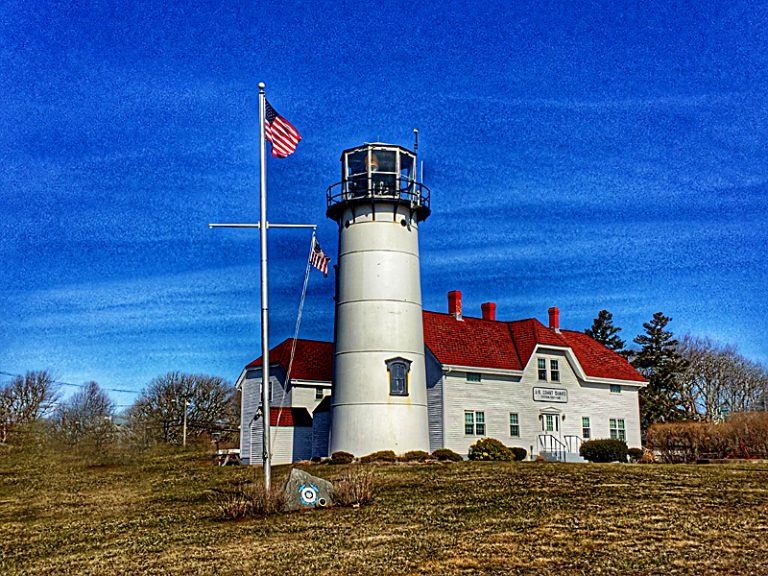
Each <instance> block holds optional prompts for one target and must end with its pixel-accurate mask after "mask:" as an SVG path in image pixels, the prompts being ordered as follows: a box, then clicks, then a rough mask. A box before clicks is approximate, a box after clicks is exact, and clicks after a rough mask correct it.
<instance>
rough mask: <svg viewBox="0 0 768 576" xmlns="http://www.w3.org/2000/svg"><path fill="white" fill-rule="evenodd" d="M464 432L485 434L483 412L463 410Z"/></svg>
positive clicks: (474, 434) (476, 434)
mask: <svg viewBox="0 0 768 576" xmlns="http://www.w3.org/2000/svg"><path fill="white" fill-rule="evenodd" d="M464 434H466V435H468V436H483V435H484V434H485V412H472V411H471V410H467V411H465V412H464Z"/></svg>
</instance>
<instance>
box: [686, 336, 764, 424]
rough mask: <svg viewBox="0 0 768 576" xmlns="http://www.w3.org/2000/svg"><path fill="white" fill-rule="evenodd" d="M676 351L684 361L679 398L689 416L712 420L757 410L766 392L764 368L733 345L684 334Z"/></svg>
mask: <svg viewBox="0 0 768 576" xmlns="http://www.w3.org/2000/svg"><path fill="white" fill-rule="evenodd" d="M679 351H680V354H681V356H682V357H683V358H685V359H686V360H687V361H688V364H687V367H686V369H685V370H684V372H683V373H682V376H681V382H682V390H681V399H682V402H683V405H684V406H685V410H686V412H687V414H688V417H689V418H693V419H701V420H708V421H712V420H718V419H721V418H722V417H723V416H724V415H725V414H727V413H728V412H748V411H750V410H757V409H759V408H760V406H761V402H764V399H765V398H766V396H767V395H768V371H767V370H766V369H765V367H763V366H761V365H760V364H758V363H756V362H753V361H751V360H749V359H747V358H745V357H744V356H742V355H741V354H739V353H738V352H737V350H736V348H735V347H733V346H723V345H720V344H717V343H715V342H713V341H712V340H710V339H708V338H698V337H694V336H690V335H686V336H685V337H684V338H683V339H682V341H681V343H680V348H679Z"/></svg>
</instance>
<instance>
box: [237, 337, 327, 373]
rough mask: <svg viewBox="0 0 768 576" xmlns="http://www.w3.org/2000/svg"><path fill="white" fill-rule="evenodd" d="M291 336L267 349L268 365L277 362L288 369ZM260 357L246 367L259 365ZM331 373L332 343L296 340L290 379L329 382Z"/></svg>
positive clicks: (291, 343) (284, 368) (291, 342)
mask: <svg viewBox="0 0 768 576" xmlns="http://www.w3.org/2000/svg"><path fill="white" fill-rule="evenodd" d="M292 345H293V338H288V339H287V340H283V341H282V342H281V343H280V344H278V345H277V346H275V347H274V348H272V350H270V351H269V363H270V365H274V364H279V365H280V366H281V367H282V368H283V370H285V371H287V370H288V363H289V362H290V360H291V346H292ZM261 362H262V360H261V357H259V358H257V359H256V360H254V361H253V362H251V363H250V364H248V366H246V368H256V367H259V366H261ZM332 373H333V343H332V342H322V341H320V340H304V339H301V338H299V339H298V340H297V341H296V353H295V354H294V356H293V366H292V367H291V380H314V381H319V382H330V381H331V374H332Z"/></svg>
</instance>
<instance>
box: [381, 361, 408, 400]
mask: <svg viewBox="0 0 768 576" xmlns="http://www.w3.org/2000/svg"><path fill="white" fill-rule="evenodd" d="M386 363H387V373H388V374H389V395H390V396H408V380H409V378H408V377H409V375H410V372H411V361H410V360H406V359H405V358H392V359H390V360H387V361H386Z"/></svg>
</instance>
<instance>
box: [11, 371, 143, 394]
mask: <svg viewBox="0 0 768 576" xmlns="http://www.w3.org/2000/svg"><path fill="white" fill-rule="evenodd" d="M0 374H2V375H4V376H13V377H17V378H23V377H24V376H23V375H22V374H14V373H13V372H4V371H3V370H0ZM52 383H53V384H59V385H61V386H73V387H75V388H85V387H86V386H88V384H73V383H72V382H62V381H61V380H53V381H52ZM99 388H101V389H102V390H107V391H108V392H121V393H123V394H139V392H137V391H136V390H126V389H124V388H106V387H105V386H101V385H99Z"/></svg>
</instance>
